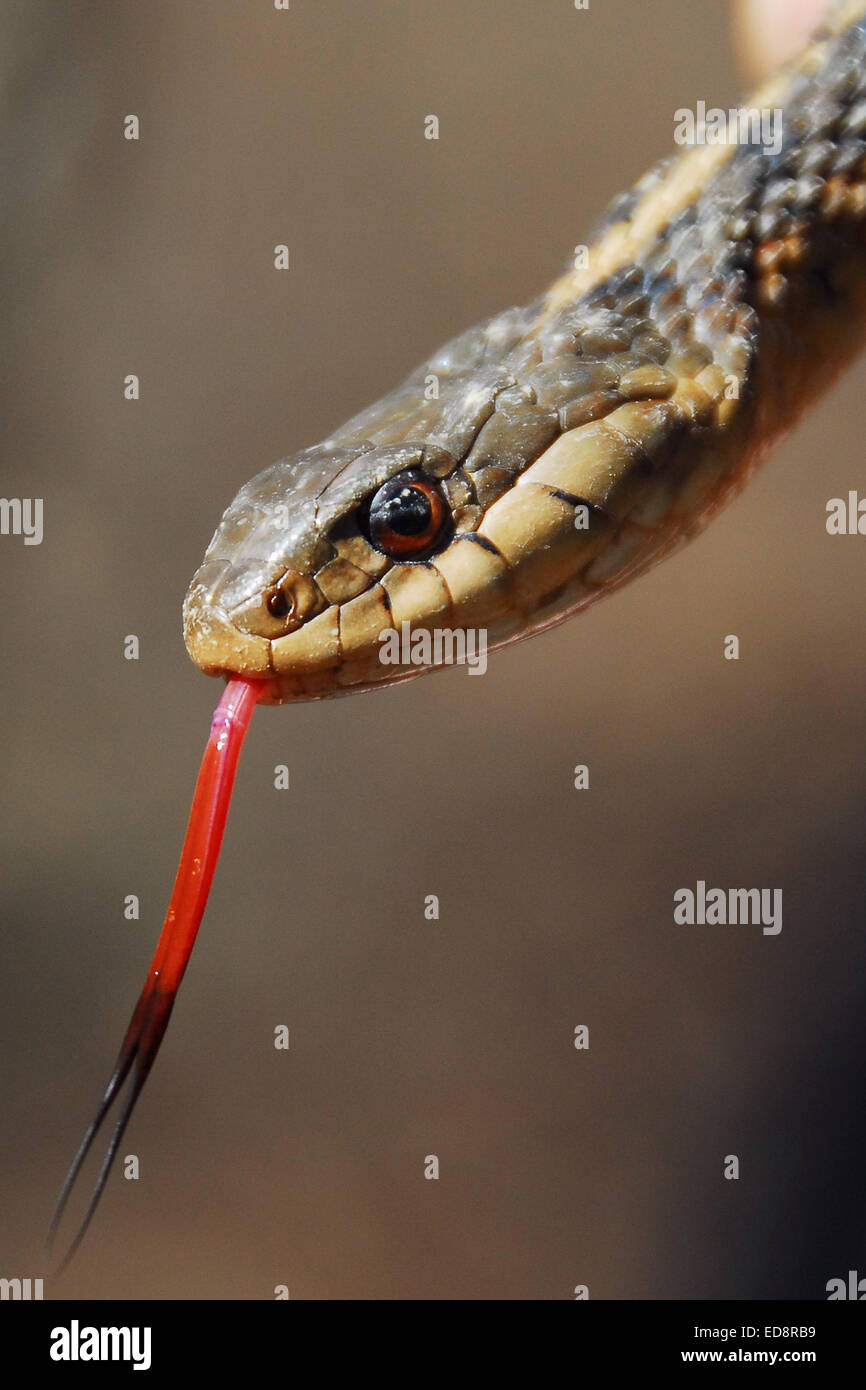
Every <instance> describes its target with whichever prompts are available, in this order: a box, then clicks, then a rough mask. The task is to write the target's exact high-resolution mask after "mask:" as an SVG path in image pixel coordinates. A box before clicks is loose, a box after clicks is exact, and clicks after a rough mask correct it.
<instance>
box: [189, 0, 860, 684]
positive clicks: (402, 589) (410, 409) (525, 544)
mask: <svg viewBox="0 0 866 1390" xmlns="http://www.w3.org/2000/svg"><path fill="white" fill-rule="evenodd" d="M863 10H864V6H863V4H862V0H857V3H856V4H853V5H852V4H851V3H850V0H849V3H846V4H844V5H842V7H841V8H837V9H836V10H835V11H834V14H833V17H832V18H831V20H830V22H829V24H828V27H827V29H826V30H825V31H824V32H823V33H821V34H820V35H819V36H818V38H817V39H816V41H815V42H814V43H813V44H812V46H810V47H809V48H808V49H807V50H806V51H805V52H804V53H803V54H802V55H801V56H800V58H799V59H798V60H796V61H795V62H794V63H792V64H791V65H790V66H789V67H788V68H786V69H785V70H784V71H783V72H781V73H780V74H779V75H778V76H777V77H775V78H774V79H773V80H771V81H770V82H769V83H767V84H766V85H765V86H764V87H762V88H761V89H760V90H759V91H758V92H757V93H756V94H755V95H754V96H753V98H752V100H751V102H750V106H751V107H753V108H757V109H758V110H776V109H779V110H780V111H781V112H782V120H783V125H782V129H783V136H782V139H781V141H780V142H779V148H778V150H777V151H775V152H772V153H771V152H769V151H768V150H766V149H764V148H762V146H761V145H759V144H751V143H747V144H740V143H717V144H710V143H706V144H694V145H693V146H691V147H689V148H686V149H685V150H684V152H683V153H682V154H680V155H679V156H677V157H674V158H673V159H671V160H668V161H666V162H664V163H663V164H662V165H661V166H660V167H658V168H656V169H654V170H653V171H652V172H651V173H649V174H648V175H647V176H646V177H645V178H643V179H642V180H641V181H640V182H639V183H638V184H637V185H636V186H635V187H634V188H633V189H632V190H631V191H630V192H629V193H627V194H625V195H624V196H623V197H621V198H619V199H617V200H616V202H615V203H614V205H613V207H612V208H611V209H610V211H609V213H608V214H607V216H606V218H605V219H604V222H603V224H602V226H601V228H600V230H599V233H598V235H597V237H596V238H595V240H593V241H592V242H591V243H590V245H589V247H588V254H587V256H586V257H585V261H584V262H582V263H581V265H580V266H579V267H578V268H570V269H569V270H567V271H566V273H565V274H564V275H563V276H562V277H561V278H560V279H559V280H557V282H556V283H555V284H554V285H553V286H552V288H551V289H550V290H549V291H548V293H546V294H544V295H543V296H541V297H540V298H538V299H537V300H535V301H534V302H533V303H531V304H530V305H528V306H527V307H525V308H517V309H508V310H506V311H505V312H504V313H501V314H499V315H497V316H496V317H494V318H492V319H490V320H488V321H487V322H486V323H483V324H481V325H480V326H479V327H477V328H474V329H472V330H471V331H470V332H467V333H464V334H462V335H461V336H460V337H458V338H456V339H454V340H453V341H452V342H450V343H449V344H447V346H445V347H444V348H442V349H441V350H440V351H439V352H437V353H435V354H434V355H433V356H432V357H431V358H430V359H429V361H427V362H425V363H424V364H423V365H422V366H421V367H419V368H418V369H417V370H416V371H415V372H413V373H412V375H411V376H409V377H408V379H407V380H406V381H405V382H404V383H403V384H402V385H401V386H399V387H398V388H397V389H396V390H395V391H393V392H392V393H391V394H390V395H387V396H385V397H384V398H383V399H382V400H381V401H379V402H377V403H376V404H375V405H372V406H370V407H369V409H367V410H364V411H362V412H361V414H359V415H357V416H355V417H354V419H352V420H350V421H349V422H348V424H346V425H344V426H343V427H342V428H341V429H338V430H336V431H335V432H334V433H333V434H332V435H331V436H330V437H329V438H328V439H326V440H324V441H323V443H321V444H318V445H316V446H315V447H313V448H310V449H306V450H304V451H303V452H302V453H300V454H298V455H296V456H295V457H293V458H289V459H285V460H283V461H281V462H280V463H277V464H275V465H274V466H273V467H271V468H269V469H267V470H266V471H265V472H263V473H260V474H259V475H258V476H257V477H255V478H253V479H252V480H251V481H250V482H248V483H247V484H246V486H245V487H243V488H242V489H241V491H240V492H239V493H238V495H237V497H236V498H235V500H234V501H233V502H232V503H231V505H230V506H229V508H228V510H227V511H226V513H225V515H224V516H223V519H222V521H221V522H220V525H219V528H218V530H217V532H216V534H215V536H214V538H213V540H212V541H211V544H210V546H209V548H208V550H207V553H206V556H205V558H204V561H203V563H202V565H201V567H200V568H199V570H198V572H197V574H196V575H195V577H194V579H193V581H192V584H191V586H190V589H189V593H188V595H187V598H186V602H185V605H184V631H185V640H186V644H187V648H188V650H189V653H190V655H191V656H192V658H193V660H194V661H195V662H196V663H197V665H199V666H200V667H201V668H202V669H203V670H205V671H206V672H208V673H210V674H215V675H232V674H238V675H243V676H246V677H248V678H253V679H260V680H262V681H264V682H266V684H265V686H264V687H263V690H262V695H261V698H262V699H263V701H264V702H265V703H282V702H284V701H290V700H296V699H309V698H317V697H322V696H330V695H337V694H343V693H348V692H351V691H353V690H359V689H370V688H374V687H376V686H378V685H382V684H385V683H386V684H391V683H393V682H394V681H395V680H399V679H406V678H407V677H411V676H414V675H418V674H420V671H421V669H423V668H419V666H417V665H411V664H410V665H404V666H398V665H386V664H383V662H382V661H381V660H380V654H381V646H380V641H379V635H380V633H382V632H383V630H385V629H388V628H400V627H401V625H402V624H403V623H405V622H408V623H410V624H411V628H412V630H413V631H415V630H417V629H430V630H432V629H435V628H437V627H439V628H443V627H447V628H452V629H453V628H459V629H468V628H471V627H483V628H484V629H485V630H486V632H487V640H488V644H489V646H490V648H493V647H496V646H501V645H503V644H505V643H507V642H511V641H515V640H519V639H520V638H523V637H527V636H530V635H532V634H533V633H535V632H539V631H541V630H543V629H544V628H546V627H549V626H550V625H552V624H554V623H559V622H561V621H562V620H563V619H565V618H567V617H569V616H571V615H572V614H574V613H576V612H578V611H580V610H581V609H583V608H585V607H587V606H588V605H589V604H591V603H593V602H594V601H595V599H597V598H598V597H600V596H601V595H602V594H606V593H609V592H610V591H611V590H613V589H614V588H616V587H617V586H618V585H621V584H623V583H624V582H626V581H627V580H629V579H631V578H633V577H635V576H636V575H638V574H640V573H642V572H643V571H645V570H646V569H647V568H648V567H649V566H650V565H652V564H653V563H655V562H656V561H657V560H659V559H660V558H661V557H662V556H664V555H666V554H668V553H669V552H670V551H671V550H672V549H673V548H674V547H676V546H677V545H678V544H680V543H681V542H683V541H685V540H687V539H688V538H689V537H691V536H693V535H695V534H696V533H697V532H698V531H699V530H700V529H701V528H702V527H703V526H704V525H705V524H706V522H707V521H708V520H709V519H710V518H711V517H712V516H713V515H714V514H715V513H716V512H717V511H718V510H719V508H720V507H721V506H723V505H724V504H725V503H726V502H727V501H728V500H729V499H730V498H732V497H733V496H734V495H735V494H736V493H737V492H738V491H739V490H740V488H742V486H743V485H744V483H745V482H746V481H747V479H748V478H749V476H750V475H751V473H752V472H753V470H754V468H755V466H756V464H757V463H758V462H759V461H760V460H761V458H762V457H763V456H764V455H765V454H766V452H767V450H768V448H769V447H770V446H771V445H772V444H773V442H774V441H775V440H777V439H778V438H779V437H780V436H781V435H782V434H783V433H784V432H785V431H786V430H788V429H789V428H790V427H791V425H792V424H793V423H794V422H795V421H796V419H797V417H798V416H799V415H800V414H801V413H802V412H803V410H804V409H805V408H806V406H807V405H808V403H809V402H810V401H811V400H813V399H814V398H815V397H816V396H817V395H818V394H819V393H820V392H821V391H822V390H823V389H824V388H825V387H826V386H827V384H828V383H829V382H830V380H831V379H832V378H833V377H834V376H835V374H836V373H837V372H838V371H839V370H840V368H841V367H842V366H843V365H844V364H845V362H846V361H847V360H848V359H849V358H850V357H851V356H852V355H853V353H854V352H855V351H856V350H857V348H858V347H859V346H860V344H861V340H862V337H863V332H864V321H866V313H864V307H866V254H864V250H866V247H864V237H866V20H864V17H863ZM377 518H378V520H379V522H380V524H379V527H378V530H377V529H376V527H375V525H374V524H373V523H374V522H375V521H376V520H377Z"/></svg>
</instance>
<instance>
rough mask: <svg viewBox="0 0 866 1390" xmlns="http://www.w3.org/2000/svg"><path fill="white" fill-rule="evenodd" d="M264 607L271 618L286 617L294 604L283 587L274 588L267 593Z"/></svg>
mask: <svg viewBox="0 0 866 1390" xmlns="http://www.w3.org/2000/svg"><path fill="white" fill-rule="evenodd" d="M266 607H267V610H268V612H269V613H270V615H271V617H272V618H288V616H289V614H290V613H291V611H292V608H293V607H294V605H293V603H292V599H291V596H290V595H289V594H287V593H286V591H285V589H274V590H272V592H271V593H270V594H268V597H267V600H266Z"/></svg>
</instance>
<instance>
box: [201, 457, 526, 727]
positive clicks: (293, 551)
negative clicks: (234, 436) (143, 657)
mask: <svg viewBox="0 0 866 1390" xmlns="http://www.w3.org/2000/svg"><path fill="white" fill-rule="evenodd" d="M481 516H482V511H481V508H480V506H479V505H478V503H477V493H476V490H475V489H474V488H473V487H472V485H471V484H470V482H469V481H468V479H467V478H466V475H465V474H464V473H463V470H462V469H460V468H459V467H458V463H457V461H456V460H455V459H454V457H453V456H452V455H451V454H450V453H448V452H447V451H446V450H444V449H443V448H441V447H439V446H437V445H436V444H433V443H430V442H425V443H414V442H412V441H411V440H410V441H406V442H398V443H392V444H381V445H374V444H372V443H370V442H369V441H367V440H361V441H359V442H356V443H352V444H348V443H343V444H336V443H333V442H332V441H327V442H326V443H325V444H323V445H320V446H318V447H316V448H313V449H309V450H307V451H305V452H304V453H302V454H299V455H297V456H296V457H294V458H292V459H288V460H283V461H282V462H280V463H278V464H276V465H274V466H273V467H272V468H269V469H267V470H266V471H265V472H264V473H261V474H259V475H258V476H257V477H255V478H253V479H252V480H251V481H250V482H249V483H247V484H246V486H245V487H243V488H242V489H241V491H240V492H239V493H238V495H237V497H236V498H235V500H234V501H233V502H232V504H231V505H230V506H229V508H228V510H227V511H226V513H225V515H224V516H223V518H222V521H221V522H220V525H219V527H218V529H217V531H216V534H215V535H214V537H213V540H212V541H211V543H210V546H209V547H208V550H207V552H206V554H205V557H204V560H203V562H202V564H201V566H200V568H199V570H198V572H197V573H196V575H195V577H194V578H193V581H192V583H191V585H190V589H189V592H188V594H187V598H186V602H185V604H184V636H185V640H186V645H187V649H188V651H189V654H190V656H191V657H192V659H193V661H195V663H196V664H197V665H198V666H199V667H200V668H201V669H202V670H204V671H205V672H207V673H208V674H211V675H223V676H231V675H244V676H247V677H253V678H260V679H262V680H263V681H265V682H266V687H265V694H264V696H263V698H264V700H265V701H266V702H267V701H268V700H270V701H271V702H272V703H282V702H284V701H287V700H294V699H310V698H317V697H321V696H326V695H333V694H339V693H347V692H349V691H350V690H357V689H367V688H371V687H374V686H376V685H378V684H381V683H383V682H387V683H389V684H390V683H393V682H394V681H395V680H397V679H405V678H408V677H410V676H413V675H418V674H420V673H421V671H422V670H426V669H430V664H429V663H426V662H424V661H423V659H422V660H421V661H420V662H417V661H414V662H408V661H407V662H406V663H401V662H397V663H396V664H395V663H394V662H393V661H392V662H385V661H383V660H382V654H383V645H382V641H383V634H388V633H393V632H395V630H396V631H397V632H400V631H401V630H402V629H401V625H402V624H403V623H409V624H410V626H411V631H412V633H413V634H415V633H417V632H418V630H419V629H424V630H426V631H429V632H431V633H432V632H433V631H435V629H436V627H437V626H438V627H439V628H440V629H442V628H445V627H448V628H449V629H450V630H454V629H459V630H461V631H462V632H464V633H465V631H466V629H467V627H469V626H471V625H473V624H475V625H476V626H477V625H478V624H480V623H482V622H486V621H489V620H496V621H497V622H498V624H499V626H500V628H501V627H502V626H503V625H507V626H508V627H509V630H510V629H513V627H514V618H513V613H512V610H511V605H510V603H509V601H508V596H507V594H506V592H505V586H504V580H505V578H506V575H507V565H506V563H505V561H504V560H503V558H502V556H501V555H499V553H498V552H497V550H496V547H495V546H494V545H493V543H492V542H485V540H484V538H483V537H482V536H480V535H479V534H478V532H477V530H476V529H475V528H476V527H477V524H478V522H479V521H480V519H481Z"/></svg>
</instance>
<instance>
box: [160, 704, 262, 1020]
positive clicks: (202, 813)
mask: <svg viewBox="0 0 866 1390" xmlns="http://www.w3.org/2000/svg"><path fill="white" fill-rule="evenodd" d="M261 689H262V687H261V682H258V681H246V680H241V679H236V680H231V681H229V683H228V685H227V686H226V688H225V693H224V694H223V697H222V699H221V700H220V702H219V704H218V705H217V707H216V710H215V711H214V717H213V720H212V722H211V732H210V738H209V739H208V741H207V746H206V748H205V750H204V757H203V758H202V760H201V768H200V769H199V774H198V781H197V782H196V784H195V793H194V795H193V799H192V809H191V810H190V813H189V822H188V824H187V827H186V837H185V839H184V842H183V849H182V850H181V852H180V863H179V865H178V869H177V877H176V878H175V880H174V889H173V890H172V895H171V902H170V903H169V905H168V912H167V913H166V914H165V924H164V926H163V929H162V931H161V933H160V937H159V941H158V942H157V946H156V951H155V952H154V956H153V960H152V961H151V963H150V971H149V973H148V983H147V984H146V985H145V989H148V988H153V987H158V988H159V989H160V990H161V991H162V992H163V993H167V994H171V995H172V996H173V995H174V994H175V993H176V991H177V987H178V985H179V984H180V982H181V980H182V979H183V972H184V971H185V969H186V966H187V961H188V960H189V958H190V954H191V952H192V948H193V946H194V945H195V938H196V933H197V932H198V929H199V925H200V923H201V919H202V916H203V914H204V910H205V907H206V905H207V899H208V894H209V893H210V886H211V883H212V882H213V876H214V870H215V869H216V866H217V859H218V858H219V852H220V845H221V844H222V838H223V831H224V830H225V824H226V818H227V816H228V811H229V800H230V799H231V794H232V787H233V785H234V780H235V772H236V770H237V765H238V758H239V757H240V752H241V746H242V744H243V741H244V735H245V734H246V732H247V729H248V728H249V726H250V720H251V719H252V716H253V710H254V709H255V706H256V701H257V700H258V698H259V695H260V694H261Z"/></svg>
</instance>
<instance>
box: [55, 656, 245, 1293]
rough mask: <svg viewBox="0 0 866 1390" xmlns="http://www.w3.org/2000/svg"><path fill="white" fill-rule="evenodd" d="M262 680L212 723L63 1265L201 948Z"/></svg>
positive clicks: (68, 1186)
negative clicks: (92, 1180)
mask: <svg viewBox="0 0 866 1390" xmlns="http://www.w3.org/2000/svg"><path fill="white" fill-rule="evenodd" d="M262 688H263V687H262V684H261V682H259V681H247V680H243V679H242V678H240V677H238V678H236V679H234V680H230V681H229V682H228V684H227V685H226V688H225V692H224V694H223V697H222V699H221V700H220V702H219V704H218V705H217V707H216V711H215V713H214V717H213V720H212V722H211V732H210V738H209V739H208V741H207V746H206V747H205V750H204V757H203V758H202V762H201V768H200V770H199V774H198V781H197V782H196V784H195V792H194V794H193V799H192V809H191V810H190V813H189V821H188V823H187V827H186V836H185V838H184V842H183V849H182V850H181V854H180V864H179V865H178V870H177V877H176V878H175V881H174V888H173V890H172V894H171V901H170V903H169V905H168V912H167V913H166V915H165V923H164V925H163V928H162V931H161V933H160V937H159V941H158V942H157V945H156V951H155V952H154V956H153V960H152V961H151V963H150V969H149V971H148V973H147V979H146V981H145V984H144V988H143V989H142V991H141V994H140V995H139V998H138V1003H137V1004H136V1006H135V1009H134V1011H133V1015H132V1020H131V1022H130V1025H129V1027H128V1028H127V1030H126V1037H125V1038H124V1040H123V1044H122V1046H121V1049H120V1053H119V1055H118V1058H117V1063H116V1065H115V1068H114V1071H113V1072H112V1075H111V1079H110V1080H109V1083H108V1086H107V1088H106V1091H105V1095H104V1096H103V1098H102V1101H101V1103H100V1106H99V1109H98V1110H97V1112H96V1114H95V1116H94V1117H93V1120H92V1121H91V1123H90V1126H89V1128H88V1130H87V1133H86V1134H85V1136H84V1139H83V1141H82V1144H81V1147H80V1149H79V1150H78V1153H77V1154H76V1156H75V1159H74V1160H73V1163H72V1167H71V1168H70V1170H69V1173H68V1174H67V1177H66V1181H65V1182H64V1184H63V1187H62V1189H61V1192H60V1197H59V1198H58V1202H57V1208H56V1210H55V1213H54V1217H53V1219H52V1222H51V1228H50V1231H49V1234H48V1243H49V1247H50V1244H51V1241H52V1240H53V1239H54V1235H55V1233H56V1231H57V1227H58V1225H59V1223H60V1219H61V1217H62V1216H63V1212H64V1209H65V1207H66V1203H67V1201H68V1200H69V1195H70V1193H71V1191H72V1188H73V1187H74V1185H75V1180H76V1178H77V1177H78V1174H79V1173H80V1171H81V1167H82V1164H83V1163H84V1160H85V1159H86V1157H87V1154H88V1152H89V1150H90V1146H91V1144H92V1143H93V1141H94V1139H95V1138H96V1135H97V1134H98V1132H99V1129H100V1127H101V1125H102V1122H103V1120H104V1119H105V1117H106V1115H107V1114H108V1111H109V1110H110V1109H111V1106H112V1104H113V1102H114V1101H115V1099H116V1098H117V1096H118V1094H119V1092H120V1089H121V1087H122V1086H123V1083H124V1081H125V1080H126V1078H127V1076H129V1074H130V1072H131V1073H132V1075H131V1077H130V1082H129V1091H128V1094H127V1096H126V1099H125V1101H124V1103H123V1107H122V1109H121V1111H120V1115H119V1118H118V1120H117V1124H116V1126H115V1130H114V1133H113V1135H112V1137H111V1142H110V1144H109V1146H108V1150H107V1152H106V1155H105V1159H104V1160H103V1163H102V1167H101V1169H100V1171H99V1176H98V1178H97V1180H96V1185H95V1187H94V1190H93V1195H92V1197H91V1199H90V1204H89V1206H88V1208H87V1211H86V1213H85V1215H84V1219H83V1221H82V1223H81V1225H80V1227H79V1229H78V1232H77V1234H76V1236H75V1239H74V1240H73V1242H72V1244H71V1246H70V1247H69V1251H68V1252H67V1255H66V1258H65V1259H64V1261H63V1265H62V1266H61V1268H65V1266H66V1265H67V1264H68V1263H69V1261H70V1260H71V1259H72V1256H73V1255H74V1254H75V1251H76V1250H77V1249H78V1246H79V1245H80V1244H81V1241H82V1240H83V1238H84V1234H85V1232H86V1230H87V1227H88V1226H89V1225H90V1221H91V1218H92V1216H93V1213H94V1212H95V1211H96V1207H97V1204H98V1202H99V1199H100V1197H101V1195H102V1192H103V1189H104V1187H105V1183H106V1181H107V1179H108V1174H109V1172H110V1171H111V1165H112V1163H113V1162H114V1158H115V1155H116V1153H117V1149H118V1146H119V1144H120V1141H121V1139H122V1138H123V1134H124V1131H125V1129H126V1126H127V1124H128V1123H129V1118H130V1116H131V1114H132V1111H133V1108H134V1106H135V1102H136V1100H137V1099H138V1096H139V1095H140V1093H141V1089H142V1087H143V1085H144V1083H145V1081H146V1080H147V1076H148V1073H149V1071H150V1069H151V1067H152V1066H153V1063H154V1059H155V1057H156V1054H157V1052H158V1051H159V1045H160V1043H161V1042H162V1039H163V1037H164V1035H165V1030H166V1028H167V1027H168V1020H169V1018H170V1017H171V1010H172V1006H173V1004H174V999H175V995H176V994H177V989H178V986H179V984H180V982H181V980H182V979H183V973H184V971H185V970H186V967H187V962H188V961H189V958H190V955H191V953H192V948H193V946H194V945H195V939H196V935H197V934H198V929H199V926H200V924H201V919H202V916H203V915H204V910H205V906H206V905H207V900H208V894H209V893H210V886H211V883H212V882H213V876H214V871H215V869H216V865H217V859H218V858H219V852H220V845H221V844H222V838H223V831H224V830H225V824H226V818H227V816H228V810H229V801H230V799H231V794H232V787H233V785H234V780H235V772H236V770H237V765H238V758H239V757H240V752H241V746H242V744H243V741H244V736H245V734H246V732H247V729H248V728H249V724H250V720H251V719H252V715H253V710H254V709H255V706H256V701H257V700H258V698H259V696H260V694H261V693H262Z"/></svg>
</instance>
